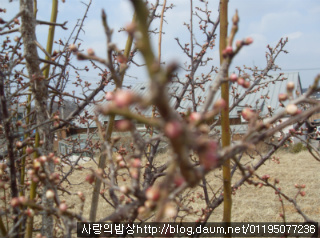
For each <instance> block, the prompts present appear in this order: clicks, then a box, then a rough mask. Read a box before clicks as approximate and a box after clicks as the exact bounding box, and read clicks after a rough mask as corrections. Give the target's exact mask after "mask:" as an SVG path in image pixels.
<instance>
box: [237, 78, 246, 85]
mask: <svg viewBox="0 0 320 238" xmlns="http://www.w3.org/2000/svg"><path fill="white" fill-rule="evenodd" d="M244 82H245V80H244V78H238V80H237V83H238V84H239V85H241V86H243V84H244Z"/></svg>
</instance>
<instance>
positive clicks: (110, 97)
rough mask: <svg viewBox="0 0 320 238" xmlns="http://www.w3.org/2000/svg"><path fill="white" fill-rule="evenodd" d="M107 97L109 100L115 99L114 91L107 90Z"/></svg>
mask: <svg viewBox="0 0 320 238" xmlns="http://www.w3.org/2000/svg"><path fill="white" fill-rule="evenodd" d="M105 99H106V100H107V101H111V100H113V99H114V95H113V92H106V95H105Z"/></svg>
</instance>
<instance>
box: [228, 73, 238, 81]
mask: <svg viewBox="0 0 320 238" xmlns="http://www.w3.org/2000/svg"><path fill="white" fill-rule="evenodd" d="M229 79H230V81H232V82H236V81H237V80H238V75H236V74H231V75H230V77H229Z"/></svg>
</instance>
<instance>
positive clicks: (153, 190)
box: [146, 187, 160, 201]
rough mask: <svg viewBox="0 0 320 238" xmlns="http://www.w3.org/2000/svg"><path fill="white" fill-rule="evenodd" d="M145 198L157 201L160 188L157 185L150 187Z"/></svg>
mask: <svg viewBox="0 0 320 238" xmlns="http://www.w3.org/2000/svg"><path fill="white" fill-rule="evenodd" d="M146 197H147V199H149V200H151V201H158V200H159V198H160V190H159V188H158V187H150V188H148V189H147V191H146Z"/></svg>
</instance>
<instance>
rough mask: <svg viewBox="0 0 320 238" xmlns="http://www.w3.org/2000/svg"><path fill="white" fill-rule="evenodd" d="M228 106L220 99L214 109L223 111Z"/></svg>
mask: <svg viewBox="0 0 320 238" xmlns="http://www.w3.org/2000/svg"><path fill="white" fill-rule="evenodd" d="M226 106H227V103H226V101H225V100H224V99H222V98H220V99H218V100H217V101H216V102H215V103H214V105H213V109H218V110H221V109H223V108H225V107H226Z"/></svg>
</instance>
